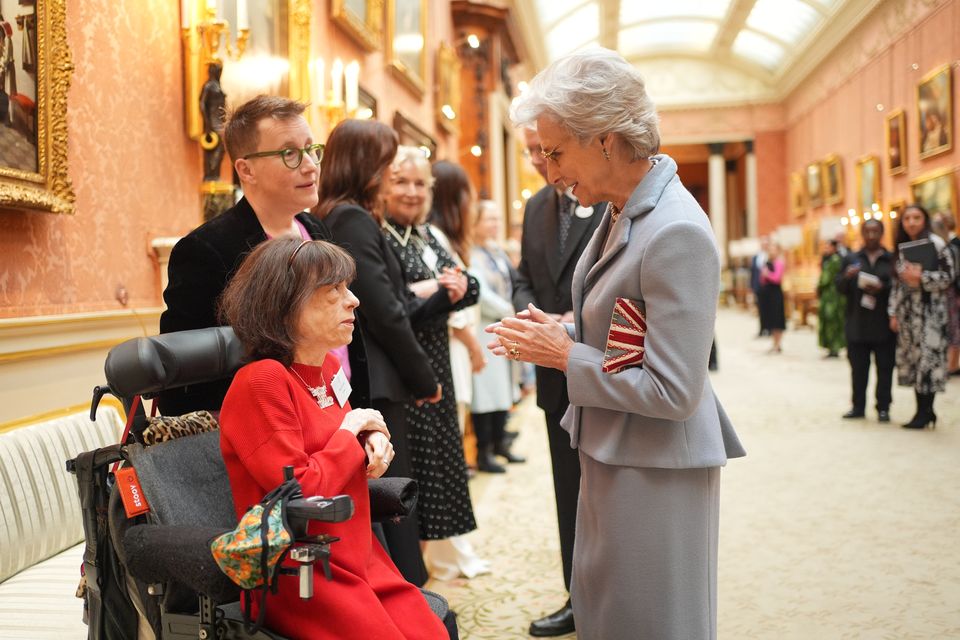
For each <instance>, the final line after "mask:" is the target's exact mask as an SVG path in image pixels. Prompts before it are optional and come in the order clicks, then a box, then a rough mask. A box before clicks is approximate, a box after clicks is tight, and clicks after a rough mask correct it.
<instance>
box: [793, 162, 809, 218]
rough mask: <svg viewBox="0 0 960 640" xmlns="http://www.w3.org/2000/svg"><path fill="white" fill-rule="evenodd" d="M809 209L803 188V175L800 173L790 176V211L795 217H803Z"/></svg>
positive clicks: (796, 172) (795, 172)
mask: <svg viewBox="0 0 960 640" xmlns="http://www.w3.org/2000/svg"><path fill="white" fill-rule="evenodd" d="M806 209H807V199H806V192H805V191H804V188H803V175H801V174H800V172H798V171H794V172H793V173H791V174H790V211H792V212H793V215H794V216H798V217H799V216H802V215H803V214H804V212H805V211H806Z"/></svg>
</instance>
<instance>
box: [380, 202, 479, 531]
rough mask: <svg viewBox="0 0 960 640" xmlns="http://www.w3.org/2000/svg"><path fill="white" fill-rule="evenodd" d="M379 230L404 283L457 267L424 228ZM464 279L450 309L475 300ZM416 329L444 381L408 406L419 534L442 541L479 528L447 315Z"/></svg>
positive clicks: (472, 284)
mask: <svg viewBox="0 0 960 640" xmlns="http://www.w3.org/2000/svg"><path fill="white" fill-rule="evenodd" d="M383 233H384V235H385V236H386V238H387V244H388V245H389V246H390V248H391V249H393V251H394V252H395V253H396V255H397V258H398V259H399V260H400V266H401V267H402V269H403V276H404V279H405V280H406V282H407V283H408V284H409V283H413V282H419V281H421V280H427V279H430V278H435V277H437V274H438V273H440V272H441V270H442V269H443V268H444V267H455V266H456V263H455V262H454V261H453V258H452V257H451V256H450V254H449V253H447V251H446V250H445V249H444V248H443V247H442V246H441V245H440V243H439V242H437V240H436V238H434V237H433V234H431V233H430V232H429V231H428V230H427V228H426V227H419V228H410V227H405V226H402V225H398V224H396V223H394V222H392V221H390V220H388V221H387V222H386V225H385V227H384V229H383ZM434 258H435V259H434ZM428 263H429V264H428ZM468 281H469V284H468V285H467V293H466V295H465V296H464V297H463V300H461V301H460V302H459V303H457V304H456V305H455V306H454V310H458V309H462V308H464V307H468V306H470V305H473V304H475V303H476V302H477V299H478V297H479V293H480V287H479V285H478V284H477V280H476V278H474V277H473V276H469V275H468ZM414 333H415V334H416V336H417V340H419V341H420V346H421V347H423V350H424V351H425V352H426V353H427V357H428V358H429V360H430V364H432V365H433V369H434V372H435V373H436V376H437V379H438V380H440V384H441V385H443V398H442V399H441V400H440V402H438V403H436V404H424V405H423V406H420V407H418V406H416V404H415V403H410V405H409V406H408V408H407V420H408V423H409V425H410V453H411V458H412V461H413V475H414V479H416V481H417V483H418V484H419V485H420V499H419V501H418V502H417V511H418V513H419V516H420V538H421V539H422V540H442V539H444V538H449V537H452V536H457V535H461V534H464V533H467V532H469V531H473V530H474V529H476V528H477V522H476V520H475V519H474V516H473V504H472V503H471V501H470V489H469V487H468V485H467V463H466V461H465V460H464V457H463V439H462V437H461V435H460V426H459V422H458V420H457V398H456V395H455V394H454V391H453V374H452V373H451V370H450V336H449V333H448V330H447V314H438V315H437V316H436V317H434V318H429V319H426V320H424V321H422V322H420V323H419V324H417V325H414Z"/></svg>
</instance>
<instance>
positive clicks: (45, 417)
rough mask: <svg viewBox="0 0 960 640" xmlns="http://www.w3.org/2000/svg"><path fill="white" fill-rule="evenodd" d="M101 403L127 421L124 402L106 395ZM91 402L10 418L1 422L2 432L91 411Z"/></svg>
mask: <svg viewBox="0 0 960 640" xmlns="http://www.w3.org/2000/svg"><path fill="white" fill-rule="evenodd" d="M100 404H101V405H107V406H108V407H113V408H114V409H116V410H117V413H119V414H120V419H121V420H123V421H124V422H126V421H127V413H126V411H124V409H123V404H122V403H121V402H120V401H119V400H117V399H116V398H114V397H111V396H104V397H103V398H102V399H101V400H100ZM89 410H90V404H89V403H87V404H75V405H73V406H71V407H64V408H63V409H54V410H53V411H44V412H43V413H37V414H34V415H32V416H27V417H26V418H18V419H16V420H9V421H7V422H0V433H6V432H8V431H13V430H14V429H20V428H22V427H30V426H33V425H35V424H40V423H43V422H48V421H50V420H56V419H57V418H65V417H67V416H69V415H73V414H75V413H80V412H81V411H89Z"/></svg>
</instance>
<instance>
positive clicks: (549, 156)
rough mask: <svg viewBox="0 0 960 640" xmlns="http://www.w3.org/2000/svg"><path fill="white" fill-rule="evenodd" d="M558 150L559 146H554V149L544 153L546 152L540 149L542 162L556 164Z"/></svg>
mask: <svg viewBox="0 0 960 640" xmlns="http://www.w3.org/2000/svg"><path fill="white" fill-rule="evenodd" d="M559 148H560V145H557V146H555V147H554V148H553V149H551V150H550V151H546V150H544V149H542V148H541V149H540V155H541V156H543V159H544V160H550V161H552V162H554V163H555V164H556V162H557V149H559Z"/></svg>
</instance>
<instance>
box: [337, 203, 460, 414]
mask: <svg viewBox="0 0 960 640" xmlns="http://www.w3.org/2000/svg"><path fill="white" fill-rule="evenodd" d="M324 223H325V224H326V226H327V228H328V229H330V233H331V235H332V237H333V241H334V242H336V243H337V244H338V245H340V246H341V247H343V248H344V249H346V251H347V252H349V253H350V255H352V256H353V259H354V260H356V261H357V279H356V280H354V281H353V284H352V285H350V290H351V291H353V293H354V295H356V296H357V298H358V299H359V300H360V306H359V307H357V326H356V327H355V328H354V334H353V338H354V339H353V342H352V343H351V344H350V368H351V379H350V383H351V385H352V386H353V394H354V395H353V396H352V397H355V400H353V401H352V403H353V404H355V405H356V406H369V404H370V401H371V400H390V401H393V402H404V401H408V400H411V399H416V398H426V397H429V396H432V395H433V394H434V393H436V390H437V384H438V383H439V381H438V380H437V376H436V374H434V372H433V367H432V366H431V365H430V360H429V359H428V358H427V354H426V353H425V352H424V350H423V348H422V347H421V346H420V343H419V342H418V341H417V337H416V335H415V334H414V332H413V326H412V325H415V324H417V323H418V322H422V321H423V320H425V319H428V318H430V317H432V316H434V315H435V314H437V313H445V312H449V311H450V309H451V305H450V298H449V297H448V296H447V292H446V290H445V289H443V288H441V289H440V290H439V291H437V293H436V294H435V295H434V296H432V297H430V298H429V299H427V300H422V299H420V298H417V297H416V296H415V295H414V294H413V292H412V291H410V289H408V288H407V286H406V284H405V282H404V279H403V271H402V270H401V267H400V263H399V262H398V261H397V257H396V256H395V255H394V253H393V251H392V250H391V249H390V247H389V246H388V245H387V240H386V238H384V236H383V233H382V232H381V231H380V226H379V225H378V224H377V221H376V220H374V218H373V216H372V215H370V213H369V212H368V211H367V210H366V209H364V208H363V207H360V206H357V205H352V204H342V205H339V206H337V207H334V209H333V211H331V212H330V213H329V214H328V215H327V216H326V218H324Z"/></svg>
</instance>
